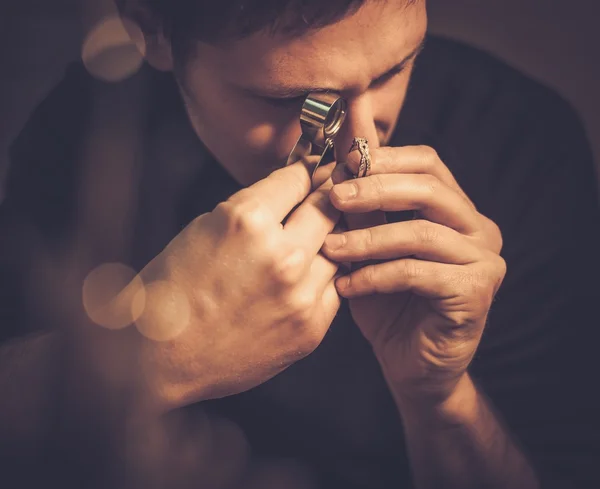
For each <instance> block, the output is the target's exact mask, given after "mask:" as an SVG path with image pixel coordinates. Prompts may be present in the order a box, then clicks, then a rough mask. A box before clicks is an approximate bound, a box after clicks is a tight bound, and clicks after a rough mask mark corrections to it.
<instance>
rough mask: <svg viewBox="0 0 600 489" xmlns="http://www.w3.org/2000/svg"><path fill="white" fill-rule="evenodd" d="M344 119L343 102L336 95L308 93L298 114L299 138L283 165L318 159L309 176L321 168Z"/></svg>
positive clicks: (344, 105) (344, 103)
mask: <svg viewBox="0 0 600 489" xmlns="http://www.w3.org/2000/svg"><path fill="white" fill-rule="evenodd" d="M345 118H346V101H345V100H344V99H343V98H342V97H340V96H339V95H337V94H335V93H320V92H316V93H311V94H309V95H308V96H307V97H306V100H305V101H304V105H303V106H302V112H301V113H300V127H301V128H302V135H301V136H300V138H299V139H298V142H297V143H296V145H295V146H294V149H292V151H291V153H290V155H289V157H288V159H287V162H286V164H285V166H288V165H291V164H293V163H296V162H297V161H300V160H302V159H305V158H306V157H308V156H319V160H318V161H317V163H316V165H315V167H314V168H313V172H312V174H313V175H314V174H315V172H316V171H317V168H319V166H320V165H321V163H322V161H323V158H324V157H325V154H326V153H327V151H328V150H329V149H330V148H332V147H333V140H334V139H335V137H336V135H337V133H338V132H339V131H340V129H341V127H342V124H343V123H344V119H345Z"/></svg>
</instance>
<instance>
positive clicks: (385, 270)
mask: <svg viewBox="0 0 600 489" xmlns="http://www.w3.org/2000/svg"><path fill="white" fill-rule="evenodd" d="M480 280H481V278H480V275H479V274H475V273H474V271H473V268H472V267H465V266H461V265H449V264H446V263H435V262H430V261H425V260H417V259H413V258H403V259H401V260H395V261H389V262H385V263H380V264H377V265H369V266H367V267H364V268H361V269H359V270H357V271H355V272H353V273H351V274H350V275H347V276H345V277H341V278H339V279H337V281H336V287H337V290H338V292H339V293H340V295H342V296H343V297H346V298H352V297H358V296H364V295H371V294H391V293H396V292H408V291H410V292H413V293H415V294H417V295H420V296H422V297H425V298H427V299H438V300H442V299H451V298H457V297H463V296H466V295H468V294H470V293H471V290H473V289H474V287H473V286H475V285H477V283H478V282H479V281H480Z"/></svg>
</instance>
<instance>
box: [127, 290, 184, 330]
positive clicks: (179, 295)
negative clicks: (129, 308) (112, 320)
mask: <svg viewBox="0 0 600 489" xmlns="http://www.w3.org/2000/svg"><path fill="white" fill-rule="evenodd" d="M139 293H144V294H145V308H144V313H143V314H142V315H141V316H140V317H139V318H138V319H137V320H136V322H135V323H136V326H137V329H138V331H139V332H140V333H141V334H143V335H144V336H145V337H146V338H149V339H151V340H154V341H169V340H172V339H173V338H175V337H177V336H179V335H180V334H181V333H182V332H183V331H184V330H185V329H186V328H187V327H188V325H189V323H190V318H191V306H190V301H189V300H188V297H187V295H186V294H185V293H184V292H183V291H182V290H181V289H180V288H179V287H178V286H177V285H175V284H174V283H171V282H166V281H156V282H152V283H150V284H147V285H146V287H145V289H144V291H143V292H142V291H140V292H139ZM135 302H137V301H136V300H134V303H135Z"/></svg>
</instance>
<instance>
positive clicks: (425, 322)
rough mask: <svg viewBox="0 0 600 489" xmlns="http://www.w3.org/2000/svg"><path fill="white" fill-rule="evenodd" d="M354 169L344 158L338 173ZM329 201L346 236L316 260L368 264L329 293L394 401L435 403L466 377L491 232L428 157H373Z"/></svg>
mask: <svg viewBox="0 0 600 489" xmlns="http://www.w3.org/2000/svg"><path fill="white" fill-rule="evenodd" d="M357 163H358V162H357V161H356V160H355V159H352V158H349V161H348V162H346V168H347V170H346V172H349V173H352V174H356V172H357V169H358V168H357V166H358V165H357ZM341 168H342V165H338V168H336V170H335V174H336V177H334V181H338V178H339V175H340V172H341ZM331 201H332V202H333V204H334V205H335V207H336V208H338V209H339V210H341V211H342V212H344V213H345V217H346V221H347V223H348V224H349V227H350V228H351V230H350V231H348V232H345V233H342V234H331V235H330V236H328V237H327V240H326V242H325V245H324V247H323V252H324V253H325V255H326V256H328V257H329V258H331V259H332V260H335V261H338V262H347V261H350V262H353V263H354V264H360V262H364V261H366V260H377V261H376V262H375V263H371V264H366V265H365V266H362V267H360V268H358V269H357V267H354V271H353V273H351V274H350V275H349V276H347V277H341V278H339V279H338V280H337V282H336V285H337V288H338V291H339V293H340V295H342V296H344V297H347V298H349V299H350V308H351V311H352V315H353V318H354V320H355V321H356V323H357V324H358V326H359V327H360V328H361V330H362V332H363V333H364V335H365V336H366V338H367V339H368V340H369V341H370V342H371V344H372V346H373V349H374V352H375V354H376V356H377V358H378V360H379V362H380V364H381V366H382V369H383V372H384V375H385V377H386V379H387V381H388V383H389V385H390V388H391V390H392V392H393V394H394V396H395V397H396V399H397V400H398V399H400V400H402V399H405V398H406V399H411V400H419V401H424V400H426V401H428V402H429V401H433V402H435V403H438V402H443V401H444V400H446V399H447V398H448V396H450V395H451V394H452V392H453V389H454V388H455V387H456V385H457V384H458V382H459V380H460V379H461V378H462V377H463V376H464V375H465V373H466V370H467V367H468V365H469V363H470V362H471V359H472V358H473V355H474V353H475V350H476V349H477V346H478V344H479V341H480V338H481V334H482V332H483V329H484V326H485V323H486V318H487V315H488V311H489V308H490V305H491V303H492V300H493V298H494V295H495V294H496V292H497V290H498V288H499V286H500V284H501V282H502V280H503V278H504V274H505V270H506V267H505V263H504V260H503V259H502V258H501V257H500V256H499V253H500V250H501V247H502V237H501V234H500V230H499V229H498V227H497V226H496V225H495V224H494V223H493V222H492V221H491V220H489V219H488V218H486V217H485V216H483V215H481V214H480V213H479V212H477V209H476V208H475V206H474V205H473V203H472V202H471V201H470V199H469V198H468V197H467V196H466V195H465V193H464V192H463V191H462V190H461V188H460V187H459V185H458V183H457V182H456V180H455V179H454V177H453V176H452V174H451V172H450V171H449V170H448V168H447V167H446V166H445V165H444V164H443V163H442V161H440V159H439V157H438V155H437V154H436V152H435V151H434V150H433V149H431V148H428V147H404V148H380V149H375V150H373V151H372V171H371V175H370V176H367V177H364V178H358V179H354V180H349V181H346V182H343V183H341V184H338V185H336V186H334V188H333V189H332V191H331ZM410 209H412V210H417V211H418V213H417V217H418V219H415V220H412V221H407V222H399V223H386V221H385V217H384V214H383V212H382V211H388V212H390V211H403V210H410ZM365 213H369V214H365ZM358 223H359V224H358ZM369 226H371V227H369Z"/></svg>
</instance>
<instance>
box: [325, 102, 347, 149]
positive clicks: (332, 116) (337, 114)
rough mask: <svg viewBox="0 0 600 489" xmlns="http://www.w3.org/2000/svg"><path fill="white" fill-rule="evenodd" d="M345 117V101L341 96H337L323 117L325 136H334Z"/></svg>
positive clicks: (328, 137)
mask: <svg viewBox="0 0 600 489" xmlns="http://www.w3.org/2000/svg"><path fill="white" fill-rule="evenodd" d="M345 118H346V101H345V100H344V99H343V98H338V99H337V100H336V101H335V102H334V104H333V105H332V107H331V109H330V110H329V113H328V114H327V117H326V119H325V127H324V128H323V131H324V132H325V137H326V138H327V139H330V138H333V137H335V135H336V134H337V133H338V132H339V130H340V128H341V127H342V124H343V123H344V119H345Z"/></svg>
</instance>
